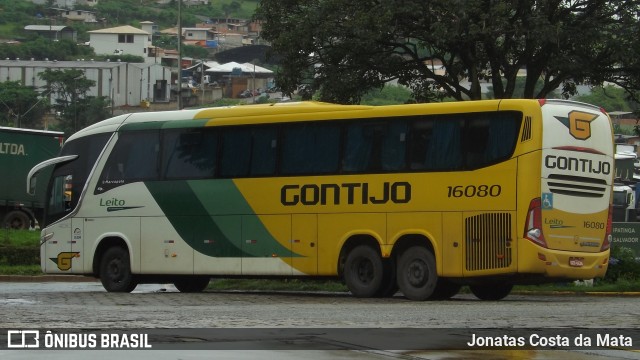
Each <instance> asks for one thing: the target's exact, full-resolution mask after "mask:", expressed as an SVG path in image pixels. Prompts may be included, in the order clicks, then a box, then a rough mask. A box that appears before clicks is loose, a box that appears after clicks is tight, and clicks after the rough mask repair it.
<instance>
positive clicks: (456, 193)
mask: <svg viewBox="0 0 640 360" xmlns="http://www.w3.org/2000/svg"><path fill="white" fill-rule="evenodd" d="M447 189H448V190H449V193H448V195H447V196H448V197H455V198H459V197H497V196H500V193H502V187H500V185H477V186H476V185H467V186H463V185H458V186H447Z"/></svg>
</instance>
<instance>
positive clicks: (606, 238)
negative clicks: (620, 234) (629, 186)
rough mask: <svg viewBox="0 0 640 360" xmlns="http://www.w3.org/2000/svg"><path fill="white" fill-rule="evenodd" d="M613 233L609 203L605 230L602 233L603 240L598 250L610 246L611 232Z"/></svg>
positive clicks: (611, 210)
mask: <svg viewBox="0 0 640 360" xmlns="http://www.w3.org/2000/svg"><path fill="white" fill-rule="evenodd" d="M612 233H613V206H612V205H609V217H608V219H607V231H606V232H605V234H604V240H603V241H602V246H601V247H600V251H606V250H607V249H609V247H611V234H612Z"/></svg>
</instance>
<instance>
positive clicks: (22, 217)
mask: <svg viewBox="0 0 640 360" xmlns="http://www.w3.org/2000/svg"><path fill="white" fill-rule="evenodd" d="M29 225H31V219H30V218H29V215H27V214H26V213H24V212H22V211H20V210H13V211H11V212H9V213H8V214H7V215H6V216H5V217H4V219H3V220H2V226H3V227H4V228H8V229H14V230H26V229H28V228H29Z"/></svg>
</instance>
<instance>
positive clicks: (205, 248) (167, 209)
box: [145, 180, 299, 257]
mask: <svg viewBox="0 0 640 360" xmlns="http://www.w3.org/2000/svg"><path fill="white" fill-rule="evenodd" d="M145 185H146V186H147V189H149V192H150V193H151V194H152V196H153V198H154V199H155V201H156V202H157V203H158V205H159V206H160V208H161V209H162V211H163V212H164V214H165V215H166V216H167V219H168V220H169V221H170V222H171V225H173V227H174V228H175V229H176V231H177V232H178V234H179V235H180V237H181V238H182V239H184V241H185V242H186V243H187V244H189V246H191V247H192V248H193V249H194V250H196V251H198V252H200V253H202V254H204V255H207V256H214V257H269V256H271V254H279V256H281V257H283V256H292V255H293V256H294V257H298V256H299V255H296V254H291V252H290V250H289V249H287V248H286V247H284V246H282V244H280V243H279V242H278V241H277V240H276V239H275V238H274V237H273V236H272V235H271V234H270V233H269V231H268V230H267V228H266V227H265V226H264V224H262V222H261V221H260V219H259V217H258V216H257V215H255V213H254V212H253V210H252V209H251V207H250V206H249V204H248V203H247V202H246V200H245V199H244V197H243V196H242V194H241V193H240V191H239V190H238V189H237V187H236V186H235V185H234V184H233V181H232V180H192V181H149V182H146V183H145ZM243 231H245V232H250V234H251V236H250V237H251V238H252V239H259V241H258V242H257V243H255V244H254V243H251V244H248V243H244V237H245V234H243ZM287 240H288V239H287Z"/></svg>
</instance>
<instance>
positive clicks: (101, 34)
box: [89, 25, 151, 59]
mask: <svg viewBox="0 0 640 360" xmlns="http://www.w3.org/2000/svg"><path fill="white" fill-rule="evenodd" d="M150 35H151V34H149V33H148V32H146V31H144V30H141V29H138V28H135V27H133V26H129V25H125V26H118V27H114V28H108V29H100V30H93V31H89V43H90V44H91V47H92V48H93V50H94V51H95V53H96V54H117V55H124V54H127V55H137V56H142V57H144V58H145V59H146V58H147V56H148V55H147V51H148V49H149V47H150V46H151V40H150Z"/></svg>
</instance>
